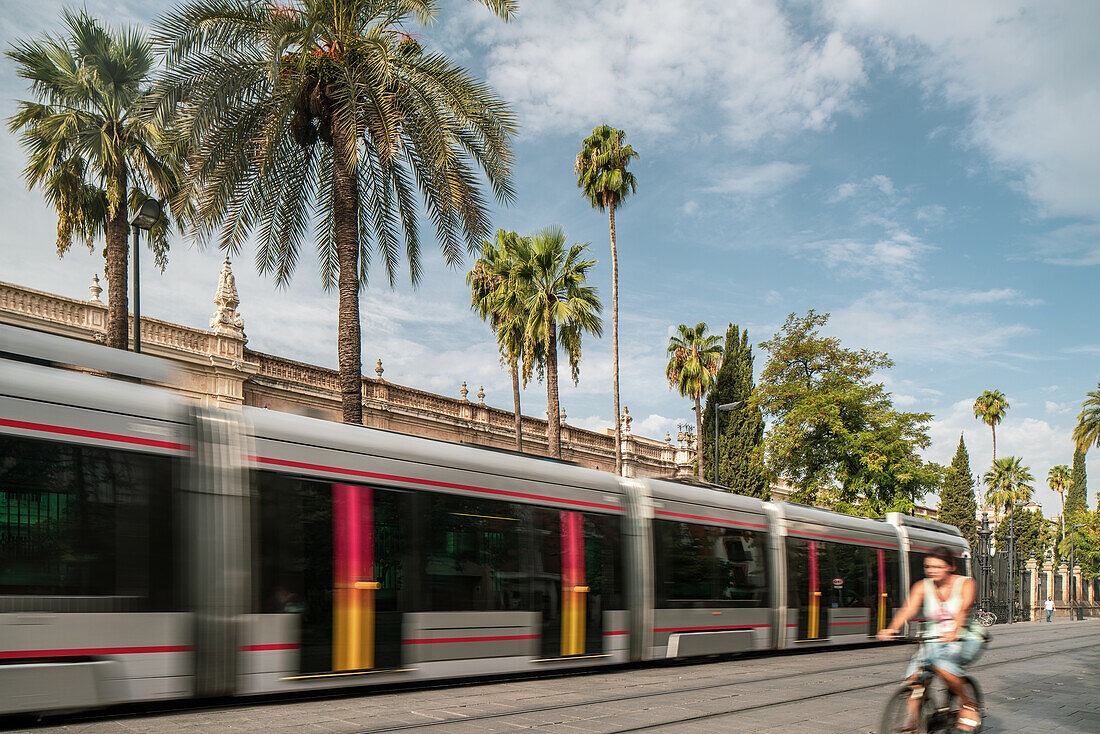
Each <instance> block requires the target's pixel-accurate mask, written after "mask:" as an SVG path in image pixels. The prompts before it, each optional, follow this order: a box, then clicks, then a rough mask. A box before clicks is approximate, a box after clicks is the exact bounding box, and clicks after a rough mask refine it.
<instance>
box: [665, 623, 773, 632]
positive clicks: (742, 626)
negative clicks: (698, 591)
mask: <svg viewBox="0 0 1100 734" xmlns="http://www.w3.org/2000/svg"><path fill="white" fill-rule="evenodd" d="M766 627H771V625H770V624H716V625H708V626H705V627H658V628H656V629H654V630H653V631H654V632H719V631H721V630H747V629H761V628H766Z"/></svg>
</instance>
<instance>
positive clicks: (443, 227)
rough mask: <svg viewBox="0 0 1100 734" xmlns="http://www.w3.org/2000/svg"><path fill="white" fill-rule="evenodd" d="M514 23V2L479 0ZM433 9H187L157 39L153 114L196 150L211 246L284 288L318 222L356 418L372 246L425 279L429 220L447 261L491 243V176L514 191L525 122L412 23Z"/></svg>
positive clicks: (428, 2)
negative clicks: (424, 236) (160, 56)
mask: <svg viewBox="0 0 1100 734" xmlns="http://www.w3.org/2000/svg"><path fill="white" fill-rule="evenodd" d="M482 3H483V4H484V5H487V6H488V7H489V8H490V9H491V10H492V11H493V12H494V13H496V14H497V15H498V16H500V17H502V18H505V19H507V18H508V16H509V15H510V13H511V12H512V10H513V9H514V7H515V3H514V0H482ZM436 10H437V2H436V0H347V1H346V2H338V3H334V2H331V1H330V0H288V2H287V3H285V4H280V3H266V2H239V1H237V0H190V2H186V3H185V4H184V5H182V6H180V7H179V8H178V9H176V10H174V11H172V12H170V13H169V14H168V15H167V16H165V17H164V18H163V19H162V20H161V21H160V22H159V23H158V26H157V32H156V40H157V44H158V46H159V47H160V48H162V49H163V50H164V52H165V63H166V73H165V75H164V78H163V81H162V83H161V84H160V85H159V87H158V94H157V95H156V97H155V99H154V100H153V101H154V103H155V106H152V107H151V114H152V115H155V116H156V117H157V119H160V120H163V121H168V122H170V123H171V125H172V126H173V127H174V128H175V129H177V130H178V131H179V135H180V136H181V138H182V139H183V140H185V141H186V142H187V144H188V146H189V150H190V155H189V156H188V159H187V166H186V172H187V174H186V178H185V181H184V183H185V187H184V189H183V191H182V192H181V199H185V200H187V201H190V202H193V211H192V212H191V216H192V219H193V221H194V224H195V230H196V233H197V234H198V235H199V236H200V238H201V239H204V240H206V239H209V238H211V237H214V236H216V237H217V239H218V240H219V243H220V245H221V246H222V247H224V248H227V249H229V250H230V251H236V250H237V249H238V248H240V247H241V245H242V244H243V243H244V242H245V240H246V238H247V236H248V235H249V233H252V232H255V234H256V239H257V248H258V249H257V255H256V262H257V266H258V268H259V270H260V272H261V273H271V274H273V275H274V277H275V280H276V283H277V284H279V285H280V286H282V285H285V284H286V283H287V282H288V281H289V279H290V277H291V275H292V274H293V271H294V269H295V266H296V265H297V263H298V258H299V256H300V249H301V246H302V244H303V241H304V240H305V239H306V237H307V233H306V231H307V229H308V228H310V226H311V220H312V229H313V233H312V239H313V240H314V241H315V243H316V247H317V256H318V259H319V261H320V270H321V282H322V284H323V285H324V287H325V288H326V289H332V288H336V289H337V290H338V292H339V335H338V342H337V348H338V353H339V368H340V376H339V387H340V395H341V402H342V407H343V418H344V421H345V422H348V423H362V420H363V411H362V394H363V379H362V365H361V348H362V345H361V341H360V322H359V294H360V290H361V289H362V288H364V287H365V286H366V284H367V271H368V266H369V264H370V259H371V257H372V250H374V251H377V253H378V254H379V255H380V258H381V260H382V262H383V264H384V266H385V269H386V275H387V277H388V279H389V282H390V284H391V285H392V284H393V282H394V279H395V277H396V273H397V269H398V267H399V265H400V260H401V254H400V252H401V250H402V249H404V251H405V259H406V260H407V262H408V264H409V272H410V276H411V280H412V282H413V284H414V285H415V284H416V283H418V282H419V279H420V274H421V263H420V234H419V225H420V209H421V207H423V210H424V212H425V213H426V214H427V216H428V217H429V218H430V219H431V221H432V224H433V225H434V227H435V233H436V236H437V237H438V239H439V243H440V247H441V248H442V251H443V255H444V258H445V259H446V261H447V262H448V263H449V264H450V265H452V266H454V265H457V264H458V263H460V262H461V260H462V258H463V255H464V252H465V251H470V252H472V251H474V250H476V249H477V248H478V247H479V246H480V243H481V242H482V240H485V239H487V238H488V237H489V236H490V233H491V227H490V223H489V214H490V212H489V206H488V203H487V202H486V201H485V198H484V196H483V195H482V192H481V189H480V177H479V171H480V173H481V174H484V176H485V179H486V181H487V182H488V184H489V186H490V187H491V188H492V190H493V193H494V194H495V196H496V199H497V201H498V202H500V203H508V202H510V201H511V200H512V199H513V198H514V191H513V189H512V184H511V165H512V154H511V151H510V145H511V139H512V136H513V135H514V133H515V129H516V128H515V121H514V117H513V115H512V113H511V112H510V111H509V110H508V108H507V106H506V105H505V104H504V103H503V102H502V101H500V100H499V99H498V98H497V97H496V96H495V95H494V93H493V91H492V90H491V89H490V88H489V86H488V85H486V84H485V83H483V82H481V81H479V80H477V79H476V78H474V77H473V76H471V75H470V74H469V73H468V72H467V71H466V70H464V69H462V68H461V67H459V66H457V65H456V64H454V63H453V62H452V61H451V60H450V59H448V58H447V57H446V56H444V55H442V54H440V53H437V52H431V53H429V52H426V51H424V50H423V48H422V47H421V45H420V43H419V42H418V41H417V40H416V39H415V38H413V37H412V36H410V35H409V34H407V33H406V32H405V31H404V28H405V27H406V26H407V25H411V24H413V23H420V24H427V23H429V22H430V21H431V20H432V18H433V17H434V15H435V12H436Z"/></svg>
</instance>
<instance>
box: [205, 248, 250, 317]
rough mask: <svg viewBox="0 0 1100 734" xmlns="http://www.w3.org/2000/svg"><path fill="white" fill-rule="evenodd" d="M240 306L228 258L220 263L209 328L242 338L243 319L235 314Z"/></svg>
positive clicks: (235, 281)
mask: <svg viewBox="0 0 1100 734" xmlns="http://www.w3.org/2000/svg"><path fill="white" fill-rule="evenodd" d="M240 304H241V300H240V298H238V297H237V280H236V278H234V277H233V270H232V268H230V266H229V256H228V255H226V256H225V260H224V261H223V262H222V272H221V275H220V276H219V277H218V290H217V291H215V293H214V307H215V311H214V316H213V318H211V319H210V328H211V329H213V330H214V331H216V332H217V333H219V334H224V335H226V336H237V337H243V336H244V319H242V318H241V315H240V314H239V313H237V306H239V305H240Z"/></svg>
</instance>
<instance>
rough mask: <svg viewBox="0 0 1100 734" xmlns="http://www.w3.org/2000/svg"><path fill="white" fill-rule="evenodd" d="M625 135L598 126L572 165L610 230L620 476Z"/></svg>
mask: <svg viewBox="0 0 1100 734" xmlns="http://www.w3.org/2000/svg"><path fill="white" fill-rule="evenodd" d="M625 137H626V133H624V132H623V131H622V130H616V129H615V128H613V127H610V126H608V125H600V126H599V127H597V128H596V129H594V130H593V131H592V134H591V135H589V136H588V137H587V138H585V140H584V142H583V143H582V144H581V152H580V153H578V154H577V161H576V163H575V164H574V165H573V172H574V173H575V174H576V176H577V187H578V188H580V189H581V190H582V191H583V192H584V195H585V196H586V197H588V201H589V203H591V205H592V206H593V207H595V208H596V209H598V210H600V211H601V212H602V211H603V210H604V209H606V210H607V217H608V222H609V223H610V227H611V391H612V393H613V394H614V397H615V472H616V473H618V474H622V473H623V451H622V448H623V430H622V425H621V421H620V420H619V415H620V412H619V254H618V248H617V247H616V243H615V210H616V209H618V208H619V206H620V205H621V204H622V203H623V201H624V200H625V199H626V198H627V197H628V196H630V195H631V194H633V193H634V187H635V184H636V183H637V181H636V180H635V178H634V174H633V173H631V172H630V171H628V170H626V167H627V165H629V164H630V160H631V159H632V158H637V157H638V154H637V153H635V152H634V149H633V148H631V147H630V146H629V145H623V139H624V138H625Z"/></svg>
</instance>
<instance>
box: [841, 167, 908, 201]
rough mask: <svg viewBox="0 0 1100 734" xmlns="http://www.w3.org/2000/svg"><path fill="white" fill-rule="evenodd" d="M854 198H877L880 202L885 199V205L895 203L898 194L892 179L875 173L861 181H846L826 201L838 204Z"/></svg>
mask: <svg viewBox="0 0 1100 734" xmlns="http://www.w3.org/2000/svg"><path fill="white" fill-rule="evenodd" d="M856 196H860V197H877V198H878V199H879V200H880V201H881V199H882V198H885V199H886V201H887V203H895V202H896V201H897V199H898V192H897V188H896V187H895V186H894V181H893V179H891V178H890V177H889V176H886V175H883V174H881V173H877V174H875V175H874V176H871V177H869V178H865V179H863V180H862V181H848V182H846V183H842V184H840V185H839V186H837V187H836V189H834V190H833V193H832V194H831V195H830V196H829V197H828V199H826V201H827V202H828V203H830V204H838V203H840V202H842V201H847V200H848V199H852V198H854V197H856Z"/></svg>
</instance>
